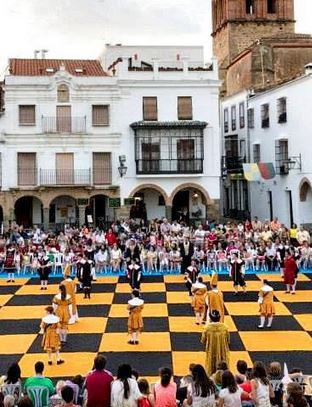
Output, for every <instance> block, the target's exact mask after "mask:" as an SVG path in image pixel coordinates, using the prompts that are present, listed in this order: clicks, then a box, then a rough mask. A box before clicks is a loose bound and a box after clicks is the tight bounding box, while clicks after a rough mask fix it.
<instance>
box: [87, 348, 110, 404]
mask: <svg viewBox="0 0 312 407" xmlns="http://www.w3.org/2000/svg"><path fill="white" fill-rule="evenodd" d="M105 366H106V358H105V356H103V355H98V356H96V358H95V359H94V369H95V370H93V371H92V372H91V373H90V374H89V375H88V376H87V377H86V381H85V387H86V390H87V393H88V395H87V407H110V398H111V383H112V381H113V380H114V379H113V376H112V374H111V373H110V372H108V371H107V370H105Z"/></svg>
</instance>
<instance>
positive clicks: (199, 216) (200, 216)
mask: <svg viewBox="0 0 312 407" xmlns="http://www.w3.org/2000/svg"><path fill="white" fill-rule="evenodd" d="M169 202H170V205H171V207H172V214H171V217H172V220H183V221H184V222H187V223H189V222H191V223H194V222H202V221H203V220H204V219H206V217H207V215H208V207H209V206H210V205H213V204H214V202H213V201H212V200H211V199H210V196H209V194H208V192H207V191H206V190H205V188H203V187H202V186H201V185H197V184H195V183H185V184H181V185H178V186H177V187H176V188H175V189H174V190H173V191H172V193H171V195H170V198H169Z"/></svg>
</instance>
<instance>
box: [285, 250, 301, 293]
mask: <svg viewBox="0 0 312 407" xmlns="http://www.w3.org/2000/svg"><path fill="white" fill-rule="evenodd" d="M297 274H298V266H297V263H296V260H295V259H294V257H293V256H292V254H291V252H290V251H289V250H286V252H285V257H284V283H285V284H286V291H285V293H286V294H289V293H290V292H291V293H292V294H295V293H296V278H297ZM290 288H291V291H290Z"/></svg>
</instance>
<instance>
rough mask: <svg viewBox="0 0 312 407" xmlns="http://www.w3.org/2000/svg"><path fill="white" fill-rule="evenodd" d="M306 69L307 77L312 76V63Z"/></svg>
mask: <svg viewBox="0 0 312 407" xmlns="http://www.w3.org/2000/svg"><path fill="white" fill-rule="evenodd" d="M304 68H305V74H306V75H311V74H312V62H310V63H309V64H307V65H306V66H305V67H304Z"/></svg>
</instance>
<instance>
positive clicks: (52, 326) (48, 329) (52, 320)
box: [40, 305, 64, 365]
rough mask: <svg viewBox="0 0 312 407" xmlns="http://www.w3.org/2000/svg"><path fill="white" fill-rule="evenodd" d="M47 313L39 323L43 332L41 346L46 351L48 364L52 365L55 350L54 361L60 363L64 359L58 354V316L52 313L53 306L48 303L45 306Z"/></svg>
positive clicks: (59, 345) (59, 346) (59, 344)
mask: <svg viewBox="0 0 312 407" xmlns="http://www.w3.org/2000/svg"><path fill="white" fill-rule="evenodd" d="M45 310H46V312H47V315H46V316H45V317H43V318H42V322H41V325H40V328H41V331H40V333H42V334H43V337H42V342H41V346H42V347H43V349H44V350H45V351H46V352H47V353H48V364H49V365H52V353H54V352H55V355H56V363H57V364H58V365H60V364H61V363H64V360H62V359H61V356H60V348H61V343H60V337H59V323H60V318H59V317H57V316H56V315H54V312H53V307H52V306H51V305H50V306H48V307H46V309H45Z"/></svg>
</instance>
